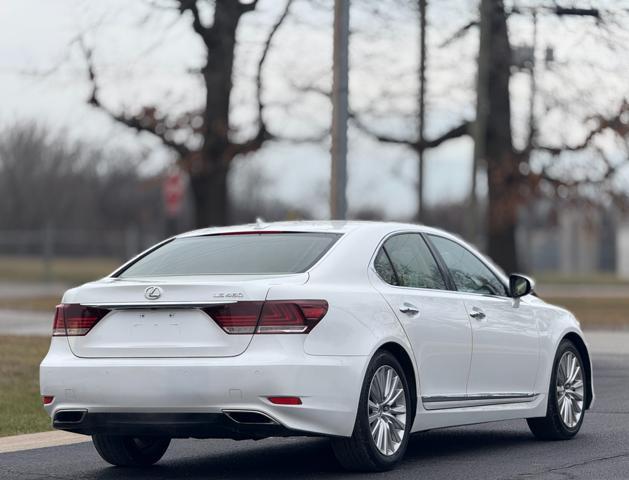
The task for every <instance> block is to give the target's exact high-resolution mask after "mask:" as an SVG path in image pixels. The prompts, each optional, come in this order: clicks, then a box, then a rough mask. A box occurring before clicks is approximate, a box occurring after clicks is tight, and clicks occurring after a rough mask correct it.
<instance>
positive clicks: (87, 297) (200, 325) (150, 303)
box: [63, 273, 308, 358]
mask: <svg viewBox="0 0 629 480" xmlns="http://www.w3.org/2000/svg"><path fill="white" fill-rule="evenodd" d="M307 279H308V274H307V273H301V274H288V275H212V276H196V277H188V276H172V277H151V278H107V279H103V280H101V281H98V282H94V283H90V284H86V285H84V286H82V287H79V288H76V289H73V290H70V291H68V292H67V293H66V295H65V296H64V298H63V302H64V303H80V304H82V305H89V306H97V307H101V308H105V309H108V310H110V311H109V313H108V314H107V315H106V316H105V317H104V318H102V319H101V320H100V321H99V322H98V323H97V324H96V325H95V326H94V327H93V328H92V329H91V330H90V331H89V333H88V334H87V335H85V336H76V337H68V341H69V343H70V348H71V350H72V352H73V353H74V354H75V355H76V356H78V357H84V358H132V357H144V358H150V357H153V358H157V357H231V356H236V355H240V354H242V353H243V352H244V351H245V350H246V349H247V347H248V346H249V343H250V341H251V338H252V334H240V335H230V334H227V333H226V332H225V331H224V330H223V329H222V328H221V327H219V326H218V324H216V322H214V320H212V318H211V317H210V316H209V315H207V314H206V313H205V312H203V311H202V310H201V308H202V307H203V306H210V305H216V304H225V303H233V302H237V301H246V300H249V301H251V300H257V301H263V300H265V298H266V295H267V292H268V290H269V288H270V287H271V286H273V285H278V284H290V283H295V284H302V283H305V282H306V281H307Z"/></svg>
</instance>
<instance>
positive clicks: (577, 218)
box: [517, 199, 629, 277]
mask: <svg viewBox="0 0 629 480" xmlns="http://www.w3.org/2000/svg"><path fill="white" fill-rule="evenodd" d="M619 218H620V215H619V213H618V212H617V211H616V209H615V208H613V207H603V206H599V205H593V204H592V203H590V202H585V201H574V200H571V201H567V200H566V201H558V202H557V201H555V202H553V201H550V200H548V199H542V200H538V201H536V202H534V203H532V204H530V205H528V206H527V208H526V209H523V210H522V212H521V213H520V218H519V225H518V232H517V242H518V252H519V253H520V263H521V265H522V268H523V269H524V270H525V271H528V272H538V273H539V272H553V273H558V274H561V275H570V274H578V275H584V274H591V273H597V272H609V273H615V272H617V273H619V274H621V270H622V272H623V274H624V275H625V276H627V277H629V223H627V224H626V225H624V224H622V223H620V222H619ZM617 244H618V248H617V247H616V246H617Z"/></svg>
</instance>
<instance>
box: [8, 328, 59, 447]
mask: <svg viewBox="0 0 629 480" xmlns="http://www.w3.org/2000/svg"><path fill="white" fill-rule="evenodd" d="M49 345H50V339H49V338H48V337H17V336H0V436H6V435H17V434H20V433H32V432H42V431H44V430H50V428H51V427H50V419H49V418H48V415H46V413H45V412H44V409H43V407H42V403H41V397H40V394H39V363H40V362H41V360H42V358H44V356H45V355H46V352H47V351H48V346H49Z"/></svg>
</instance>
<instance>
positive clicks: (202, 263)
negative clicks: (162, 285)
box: [119, 232, 340, 278]
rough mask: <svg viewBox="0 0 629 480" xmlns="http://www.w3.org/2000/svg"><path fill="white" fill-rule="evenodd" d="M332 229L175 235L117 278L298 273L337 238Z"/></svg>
mask: <svg viewBox="0 0 629 480" xmlns="http://www.w3.org/2000/svg"><path fill="white" fill-rule="evenodd" d="M339 237H340V234H334V233H316V232H315V233H251V234H249V233H247V234H236V235H234V234H232V235H206V236H199V237H183V238H176V239H175V240H173V241H172V242H169V243H167V244H165V245H163V246H162V247H160V248H158V249H157V250H154V251H153V252H151V253H149V254H148V255H146V256H145V257H142V258H140V259H139V260H138V261H137V262H135V263H134V264H132V265H130V266H129V267H127V269H125V270H124V271H123V272H122V273H121V274H119V277H122V278H124V277H152V276H162V275H220V274H228V275H229V274H271V273H280V274H281V273H300V272H304V271H306V270H308V269H309V268H310V267H311V266H312V265H314V264H315V263H316V262H317V260H319V259H320V258H321V257H322V256H323V255H324V254H325V252H327V251H328V249H329V248H330V247H331V246H332V245H333V244H334V242H336V240H337V239H338V238H339Z"/></svg>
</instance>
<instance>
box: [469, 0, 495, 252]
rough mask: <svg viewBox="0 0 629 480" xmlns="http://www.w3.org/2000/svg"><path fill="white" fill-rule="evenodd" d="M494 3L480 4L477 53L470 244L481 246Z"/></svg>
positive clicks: (484, 0)
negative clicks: (480, 188) (480, 181)
mask: <svg viewBox="0 0 629 480" xmlns="http://www.w3.org/2000/svg"><path fill="white" fill-rule="evenodd" d="M492 13H493V0H481V2H480V45H479V52H478V70H477V74H476V121H475V122H474V153H473V160H472V178H471V186H470V197H469V214H468V218H467V221H468V226H467V236H468V240H469V241H471V242H474V243H476V244H480V242H479V240H480V239H479V237H480V231H479V228H478V224H479V223H484V222H481V214H480V211H479V210H480V209H479V205H478V181H477V180H478V179H477V176H478V172H479V170H480V168H481V167H483V166H485V163H486V162H485V147H486V145H485V135H486V129H487V115H488V112H489V69H490V62H491V60H490V55H489V50H490V48H491V17H492Z"/></svg>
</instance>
